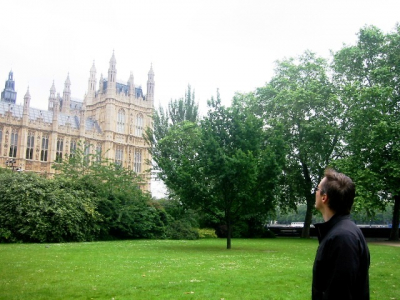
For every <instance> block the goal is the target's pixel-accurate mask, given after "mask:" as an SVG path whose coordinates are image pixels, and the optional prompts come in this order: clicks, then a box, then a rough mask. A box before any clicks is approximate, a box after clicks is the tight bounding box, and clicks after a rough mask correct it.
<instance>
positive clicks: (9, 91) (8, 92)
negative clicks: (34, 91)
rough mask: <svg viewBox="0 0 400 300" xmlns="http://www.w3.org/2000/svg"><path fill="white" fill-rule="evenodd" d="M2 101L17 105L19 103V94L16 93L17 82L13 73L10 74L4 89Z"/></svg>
mask: <svg viewBox="0 0 400 300" xmlns="http://www.w3.org/2000/svg"><path fill="white" fill-rule="evenodd" d="M1 101H4V102H9V103H12V104H15V102H16V101H17V92H16V91H15V82H14V79H13V71H10V73H9V74H8V79H7V81H6V85H5V87H4V90H3V92H1Z"/></svg>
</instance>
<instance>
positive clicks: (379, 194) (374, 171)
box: [334, 25, 400, 240]
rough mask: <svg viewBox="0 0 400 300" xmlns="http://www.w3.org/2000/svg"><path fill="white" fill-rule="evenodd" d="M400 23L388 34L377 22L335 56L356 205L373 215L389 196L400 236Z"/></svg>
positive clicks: (396, 234) (396, 235)
mask: <svg viewBox="0 0 400 300" xmlns="http://www.w3.org/2000/svg"><path fill="white" fill-rule="evenodd" d="M399 45H400V25H397V26H396V28H395V30H394V31H393V32H391V33H389V34H384V33H383V32H382V31H381V30H379V29H378V28H376V27H374V26H366V27H364V28H362V29H361V30H360V31H359V33H358V41H357V44H356V45H354V46H344V47H343V48H342V49H341V50H340V51H338V52H337V53H335V55H334V70H335V81H336V83H337V85H338V87H340V91H341V94H340V95H341V98H342V101H343V103H345V104H346V106H347V108H348V119H349V120H350V123H349V128H348V134H347V135H346V140H345V141H346V144H347V147H346V150H347V154H348V159H347V160H345V161H342V162H341V166H342V167H343V168H346V169H347V170H348V173H350V174H352V176H353V177H354V179H355V181H356V183H357V192H358V193H357V194H358V197H357V198H358V199H357V200H358V201H357V202H356V203H358V204H357V205H358V207H357V206H356V209H361V208H364V209H367V211H368V212H369V214H373V212H374V210H376V209H377V208H380V209H383V208H384V206H386V204H388V203H389V202H390V201H393V202H394V205H393V221H392V224H393V229H392V232H391V235H390V239H392V240H398V238H399V229H398V227H399V209H400V48H399Z"/></svg>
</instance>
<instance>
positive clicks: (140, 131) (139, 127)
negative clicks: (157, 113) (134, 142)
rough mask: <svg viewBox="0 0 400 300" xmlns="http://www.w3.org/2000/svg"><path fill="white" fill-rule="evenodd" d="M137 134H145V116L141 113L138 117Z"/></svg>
mask: <svg viewBox="0 0 400 300" xmlns="http://www.w3.org/2000/svg"><path fill="white" fill-rule="evenodd" d="M135 135H136V136H140V137H141V136H142V135H143V116H142V115H141V114H138V115H137V117H136V134H135Z"/></svg>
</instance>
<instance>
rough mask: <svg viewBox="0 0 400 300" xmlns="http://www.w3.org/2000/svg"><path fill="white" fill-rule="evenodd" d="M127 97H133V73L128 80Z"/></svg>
mask: <svg viewBox="0 0 400 300" xmlns="http://www.w3.org/2000/svg"><path fill="white" fill-rule="evenodd" d="M128 87H129V96H135V83H134V82H133V73H132V72H131V76H130V77H129V79H128Z"/></svg>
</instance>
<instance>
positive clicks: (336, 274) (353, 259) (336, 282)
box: [312, 215, 370, 300]
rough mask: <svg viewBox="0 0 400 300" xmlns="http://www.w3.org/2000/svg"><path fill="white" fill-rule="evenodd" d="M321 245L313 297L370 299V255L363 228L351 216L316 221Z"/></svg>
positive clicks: (314, 279)
mask: <svg viewBox="0 0 400 300" xmlns="http://www.w3.org/2000/svg"><path fill="white" fill-rule="evenodd" d="M315 228H316V230H317V233H318V240H319V247H318V250H317V255H316V257H315V261H314V268H313V282H312V299H313V300H320V299H321V300H327V299H335V300H347V299H349V300H350V299H352V300H369V277H368V269H369V264H370V256H369V250H368V246H367V243H366V241H365V238H364V236H363V234H362V232H361V230H360V229H359V228H358V227H357V226H356V225H355V224H354V223H353V222H352V221H351V220H350V216H349V215H334V216H333V217H332V218H331V219H330V220H329V221H328V222H325V223H320V224H315Z"/></svg>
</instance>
